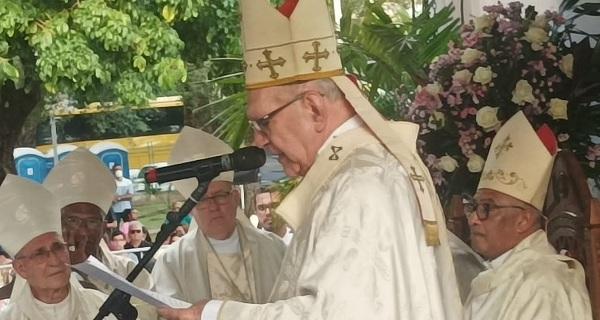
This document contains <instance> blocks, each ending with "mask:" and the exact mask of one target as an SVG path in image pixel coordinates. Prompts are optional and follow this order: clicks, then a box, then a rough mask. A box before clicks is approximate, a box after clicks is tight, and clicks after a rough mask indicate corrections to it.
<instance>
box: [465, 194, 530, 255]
mask: <svg viewBox="0 0 600 320" xmlns="http://www.w3.org/2000/svg"><path fill="white" fill-rule="evenodd" d="M475 200H476V202H477V203H479V204H480V205H486V204H487V205H489V208H495V209H491V210H490V211H489V216H488V217H487V218H486V219H483V220H482V219H479V218H478V217H477V215H476V214H473V215H472V216H470V217H469V220H468V221H469V228H470V229H471V246H472V247H473V250H475V251H476V252H477V253H479V254H481V255H482V256H483V257H484V258H486V259H490V260H491V259H495V258H497V257H499V256H500V255H502V254H503V253H505V252H506V251H508V250H510V249H512V248H513V247H514V246H516V245H517V244H518V243H519V242H520V240H521V239H520V238H519V233H518V231H517V229H518V227H517V223H518V220H517V219H518V216H519V215H520V214H524V210H523V209H519V207H521V208H524V204H523V202H521V201H519V200H517V199H515V198H513V197H511V196H509V195H506V194H503V193H501V192H498V191H494V190H490V189H479V190H477V193H476V194H475Z"/></svg>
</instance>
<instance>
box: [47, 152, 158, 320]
mask: <svg viewBox="0 0 600 320" xmlns="http://www.w3.org/2000/svg"><path fill="white" fill-rule="evenodd" d="M43 185H44V187H46V189H48V190H49V191H51V192H52V193H53V194H54V196H55V198H56V201H57V202H58V206H59V209H60V216H61V221H62V228H63V237H64V238H65V240H66V241H67V242H68V244H69V245H71V246H73V247H74V250H73V251H71V252H69V253H70V256H71V263H73V264H76V263H80V262H83V261H84V260H85V259H87V258H88V257H89V256H93V257H94V258H96V259H98V260H99V261H100V262H102V263H103V264H104V265H106V266H107V267H108V269H110V270H111V271H112V272H114V273H116V274H118V275H120V276H122V277H124V278H125V277H127V275H128V274H129V273H130V272H131V271H132V270H133V268H134V267H135V266H136V263H135V262H134V261H132V260H131V259H129V258H127V257H123V256H119V255H116V254H113V253H111V252H110V250H109V248H108V246H107V244H106V242H105V241H104V239H103V235H104V231H105V224H104V217H105V216H106V212H107V210H109V209H110V206H111V205H112V201H113V199H114V195H115V192H116V185H115V179H114V177H113V175H112V174H111V172H110V171H109V170H108V168H107V167H105V166H104V164H103V163H102V162H101V161H100V159H99V158H98V157H97V156H96V155H94V154H93V153H92V152H90V151H89V150H87V149H85V148H82V147H80V148H77V149H75V150H73V151H71V152H70V153H69V154H68V155H67V156H66V157H65V158H64V159H63V160H61V161H60V162H59V163H58V165H56V166H55V167H54V168H53V169H52V170H51V171H50V173H49V174H48V176H47V177H46V179H45V180H44V183H43ZM85 280H87V281H90V282H91V283H92V284H94V285H95V286H96V288H98V289H99V290H101V291H102V292H104V293H106V294H110V293H111V292H112V291H113V289H114V288H113V287H112V286H110V285H108V284H107V283H105V282H103V281H101V280H98V279H95V278H91V277H90V278H87V279H85ZM133 284H134V285H135V286H137V287H139V288H143V289H151V288H152V287H153V282H152V278H151V277H150V273H149V272H148V271H146V270H145V269H144V270H142V272H141V273H140V274H139V275H138V277H137V278H136V279H135V280H134V281H133ZM132 304H133V305H134V306H135V307H136V308H137V310H138V316H139V318H140V319H153V318H156V316H157V315H156V309H155V308H154V307H152V306H150V305H148V304H146V303H143V302H142V301H140V300H138V299H135V298H133V299H132Z"/></svg>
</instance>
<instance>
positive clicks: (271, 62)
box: [256, 49, 286, 79]
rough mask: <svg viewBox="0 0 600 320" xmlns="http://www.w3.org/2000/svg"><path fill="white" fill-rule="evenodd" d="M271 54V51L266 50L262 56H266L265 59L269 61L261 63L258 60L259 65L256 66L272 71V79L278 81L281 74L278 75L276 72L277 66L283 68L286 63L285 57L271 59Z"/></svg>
mask: <svg viewBox="0 0 600 320" xmlns="http://www.w3.org/2000/svg"><path fill="white" fill-rule="evenodd" d="M271 53H272V51H271V50H269V49H265V50H264V51H263V52H262V54H263V55H264V56H265V58H266V59H267V61H260V60H258V63H256V66H257V67H258V68H259V69H260V70H262V69H264V68H268V69H269V71H271V75H270V77H271V79H277V78H279V73H277V72H276V71H275V66H283V65H284V64H285V62H286V60H285V59H284V58H283V57H279V58H277V59H275V60H273V59H271Z"/></svg>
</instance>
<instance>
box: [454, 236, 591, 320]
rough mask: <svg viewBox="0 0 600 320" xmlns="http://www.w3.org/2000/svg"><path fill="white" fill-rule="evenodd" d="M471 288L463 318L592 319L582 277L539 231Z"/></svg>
mask: <svg viewBox="0 0 600 320" xmlns="http://www.w3.org/2000/svg"><path fill="white" fill-rule="evenodd" d="M491 265H492V266H491V268H490V269H489V270H486V271H484V272H482V273H480V274H479V275H478V276H477V277H476V278H475V279H474V280H473V282H472V284H471V294H470V296H469V298H468V299H467V303H466V304H465V319H467V320H478V319H495V320H538V319H539V320H591V319H592V313H591V307H590V299H589V295H588V292H587V289H586V286H585V274H584V271H583V268H582V266H581V265H580V264H579V262H577V261H576V260H573V259H571V258H569V257H565V256H562V255H558V254H556V251H555V250H554V248H553V247H552V246H551V245H550V243H548V240H547V238H546V233H545V232H544V231H542V230H539V231H537V232H535V233H533V234H532V235H530V236H529V237H527V238H526V239H524V240H523V241H521V243H519V244H518V245H517V246H515V247H514V248H513V250H512V251H511V252H510V253H509V254H508V255H506V256H503V257H500V260H498V259H496V260H495V261H492V262H491Z"/></svg>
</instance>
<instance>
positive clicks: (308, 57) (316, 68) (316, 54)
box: [302, 41, 329, 71]
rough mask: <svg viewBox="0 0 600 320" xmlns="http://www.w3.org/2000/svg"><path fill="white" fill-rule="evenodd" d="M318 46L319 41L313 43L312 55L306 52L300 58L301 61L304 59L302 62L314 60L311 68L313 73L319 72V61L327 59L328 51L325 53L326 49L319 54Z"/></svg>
mask: <svg viewBox="0 0 600 320" xmlns="http://www.w3.org/2000/svg"><path fill="white" fill-rule="evenodd" d="M320 45H321V43H320V42H319V41H313V43H312V46H313V48H314V49H315V51H314V52H312V53H310V52H308V51H306V52H305V53H304V55H303V56H302V59H304V62H308V61H310V60H313V59H314V60H315V64H314V66H313V68H312V70H313V71H321V66H320V65H319V59H321V58H323V59H327V58H328V57H329V51H327V49H325V50H324V51H321V52H319V46H320Z"/></svg>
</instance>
